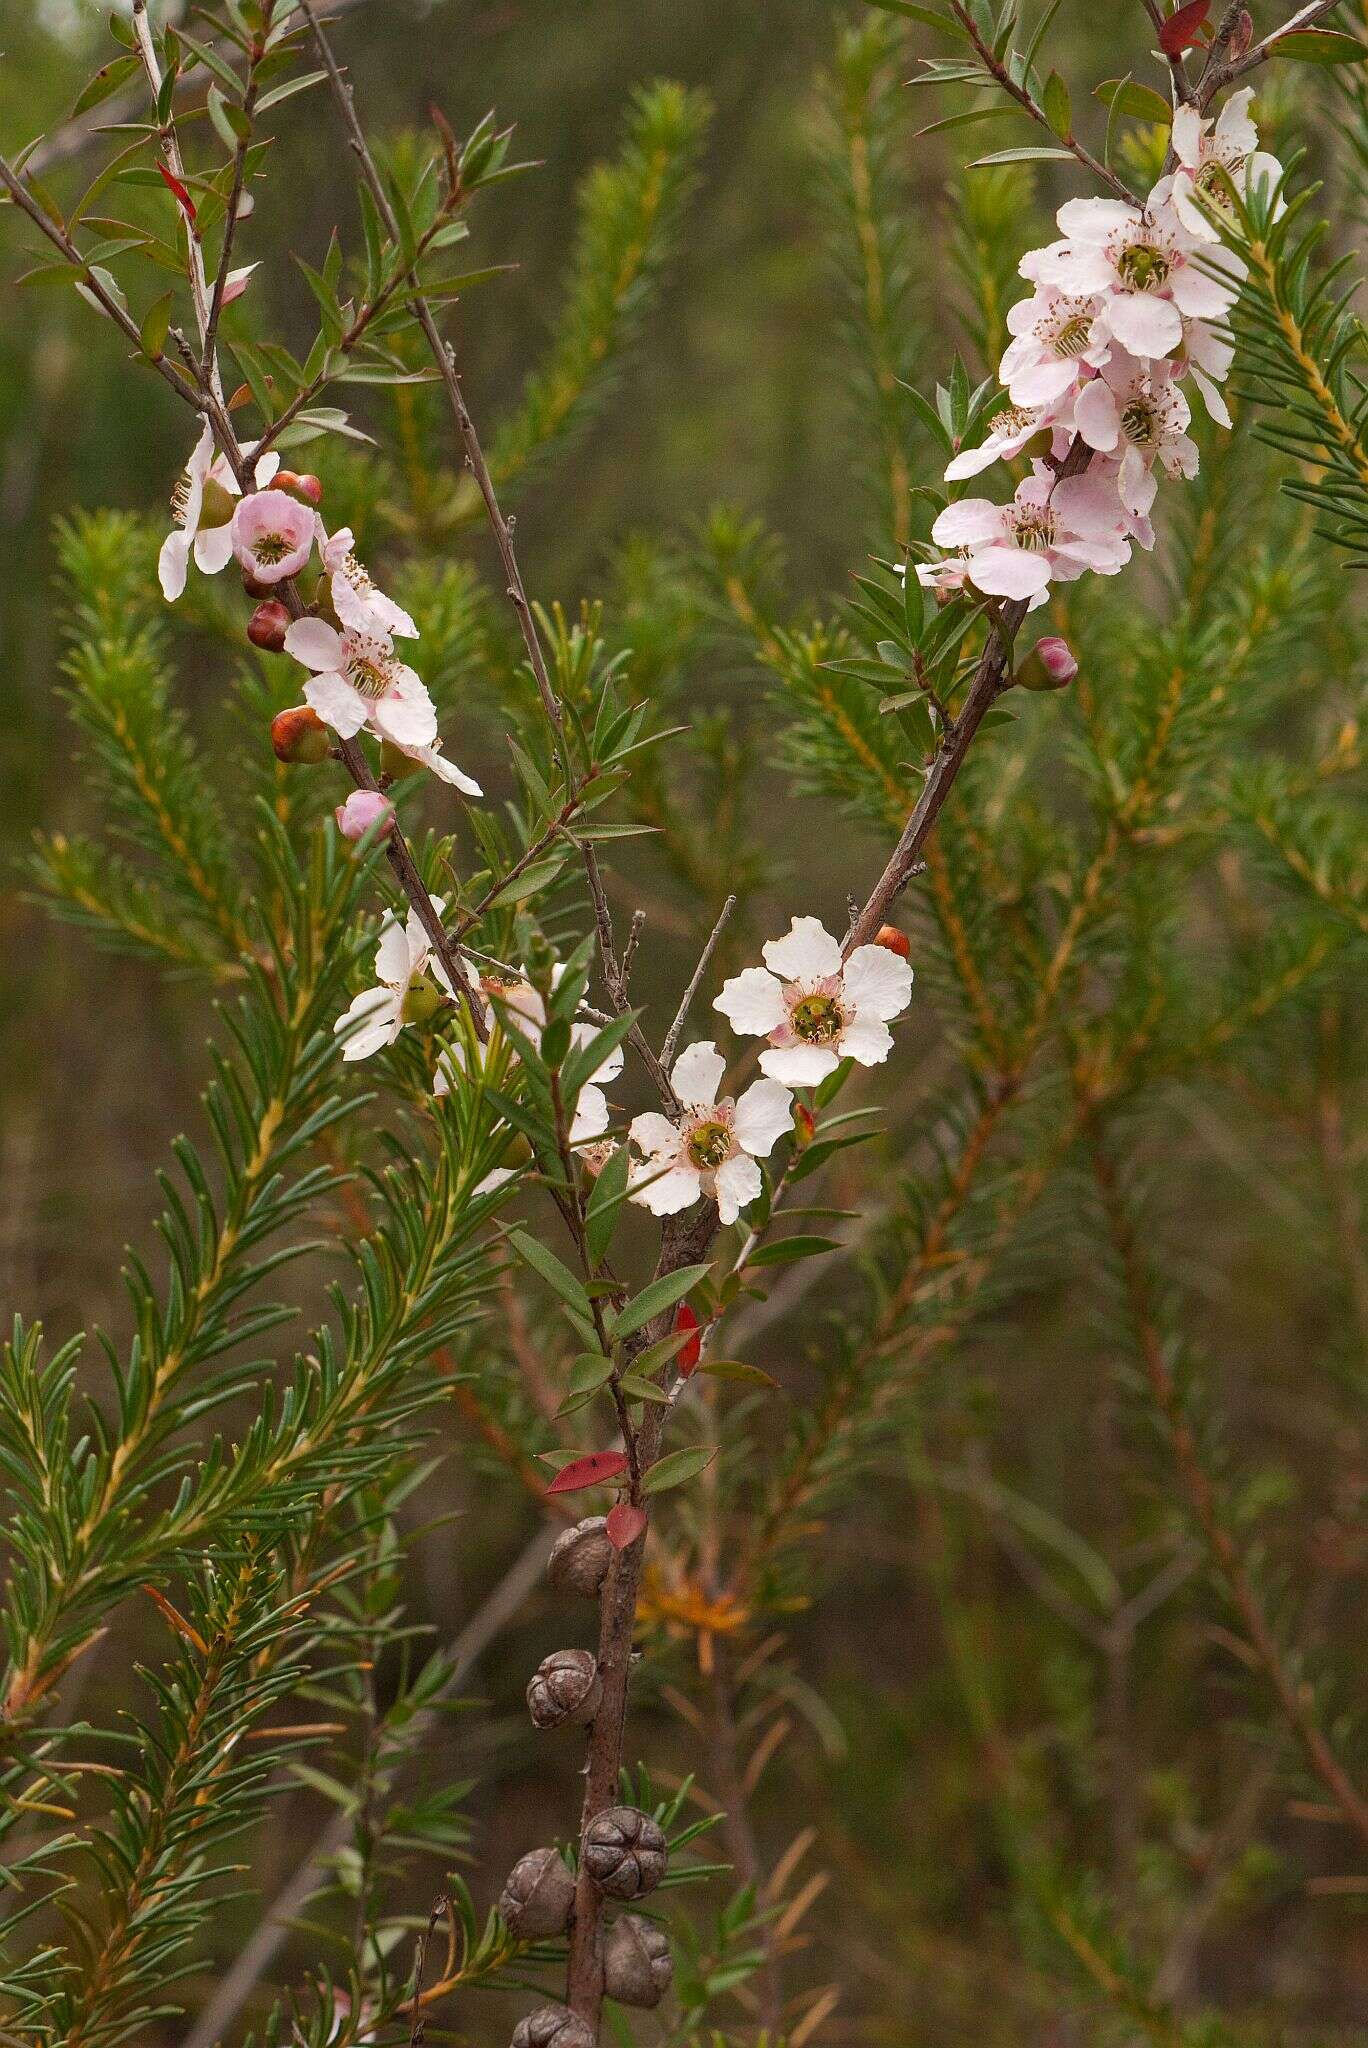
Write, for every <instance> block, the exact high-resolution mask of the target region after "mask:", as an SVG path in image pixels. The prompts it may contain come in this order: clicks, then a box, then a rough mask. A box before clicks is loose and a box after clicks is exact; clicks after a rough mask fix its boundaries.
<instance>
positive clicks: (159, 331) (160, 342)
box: [138, 292, 176, 363]
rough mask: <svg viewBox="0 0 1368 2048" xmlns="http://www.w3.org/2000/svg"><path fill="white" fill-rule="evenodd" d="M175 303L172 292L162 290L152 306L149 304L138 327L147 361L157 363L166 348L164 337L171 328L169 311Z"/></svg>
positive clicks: (139, 337) (174, 296)
mask: <svg viewBox="0 0 1368 2048" xmlns="http://www.w3.org/2000/svg"><path fill="white" fill-rule="evenodd" d="M175 303H176V295H175V293H174V292H164V293H163V294H162V296H161V298H159V299H158V300H157V302H156V304H155V305H154V306H149V308H148V310H147V312H146V313H145V314H144V316H143V322H142V326H141V327H140V328H139V329H138V339H139V341H140V342H141V343H142V352H143V354H144V355H145V356H146V357H147V360H148V361H149V363H159V362H160V361H161V359H162V356H163V354H164V352H165V349H166V337H167V334H168V333H169V332H170V328H171V311H172V308H173V307H174V305H175Z"/></svg>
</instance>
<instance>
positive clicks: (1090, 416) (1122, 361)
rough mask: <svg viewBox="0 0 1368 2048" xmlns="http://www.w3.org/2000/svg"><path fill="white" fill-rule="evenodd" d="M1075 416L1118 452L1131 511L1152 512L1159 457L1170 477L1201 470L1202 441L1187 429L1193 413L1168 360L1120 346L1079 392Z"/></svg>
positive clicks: (1094, 440) (1097, 442)
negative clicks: (1138, 355)
mask: <svg viewBox="0 0 1368 2048" xmlns="http://www.w3.org/2000/svg"><path fill="white" fill-rule="evenodd" d="M1074 418H1075V421H1076V423H1077V426H1078V431H1079V433H1080V434H1081V435H1082V436H1083V439H1084V440H1085V441H1086V442H1087V444H1088V446H1089V447H1090V448H1096V449H1097V450H1098V451H1099V453H1101V454H1103V455H1114V454H1118V453H1119V455H1120V470H1119V474H1118V483H1119V486H1120V492H1121V503H1122V504H1123V505H1124V506H1125V508H1126V510H1127V511H1128V512H1134V513H1137V514H1144V513H1147V512H1148V511H1149V509H1150V506H1151V505H1152V504H1153V503H1154V494H1155V492H1156V491H1157V490H1158V488H1159V485H1158V479H1157V478H1156V477H1155V475H1154V464H1155V463H1156V462H1157V463H1158V464H1159V465H1160V467H1161V468H1162V469H1163V471H1164V473H1165V475H1166V476H1184V477H1191V476H1195V475H1196V474H1197V444H1196V442H1195V441H1194V440H1192V438H1191V437H1190V435H1189V434H1188V431H1187V430H1188V426H1189V424H1190V423H1191V420H1192V414H1191V412H1190V411H1189V409H1188V402H1187V400H1186V399H1185V398H1184V396H1183V394H1182V392H1181V391H1180V390H1179V389H1178V386H1177V384H1176V382H1175V381H1174V378H1173V375H1172V372H1171V370H1170V367H1169V365H1168V364H1167V363H1147V362H1137V361H1136V359H1135V357H1134V356H1129V355H1126V354H1125V353H1124V351H1122V350H1118V351H1117V352H1116V354H1115V355H1114V356H1113V357H1112V359H1111V361H1110V362H1109V363H1107V365H1106V366H1105V368H1104V369H1103V370H1102V371H1101V372H1100V373H1099V374H1098V375H1097V376H1096V377H1094V378H1093V380H1092V382H1091V383H1089V384H1085V385H1084V387H1083V389H1082V390H1081V391H1080V392H1079V394H1078V402H1077V404H1076V406H1075V408H1074Z"/></svg>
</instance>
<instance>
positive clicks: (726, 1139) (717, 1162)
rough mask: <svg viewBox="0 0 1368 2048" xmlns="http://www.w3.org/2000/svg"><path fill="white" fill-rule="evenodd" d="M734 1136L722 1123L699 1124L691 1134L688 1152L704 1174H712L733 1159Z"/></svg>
mask: <svg viewBox="0 0 1368 2048" xmlns="http://www.w3.org/2000/svg"><path fill="white" fill-rule="evenodd" d="M731 1150H732V1134H731V1132H730V1131H729V1130H728V1128H727V1126H726V1125H725V1124H724V1123H721V1122H713V1123H706V1124H699V1125H698V1127H697V1128H696V1129H695V1130H692V1131H690V1133H689V1143H688V1152H689V1157H690V1159H692V1161H693V1163H694V1165H695V1166H696V1167H698V1169H699V1171H700V1172H702V1173H712V1172H714V1171H715V1170H716V1169H717V1168H718V1167H719V1166H722V1165H725V1163H726V1161H727V1160H728V1159H729V1158H730V1157H731Z"/></svg>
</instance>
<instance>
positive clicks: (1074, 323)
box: [1054, 313, 1092, 357]
mask: <svg viewBox="0 0 1368 2048" xmlns="http://www.w3.org/2000/svg"><path fill="white" fill-rule="evenodd" d="M1091 339H1092V315H1091V314H1090V313H1075V314H1074V315H1073V318H1072V319H1070V320H1066V321H1065V322H1064V325H1063V326H1062V327H1061V328H1060V330H1059V332H1058V334H1056V336H1055V343H1054V345H1055V351H1056V353H1057V354H1058V355H1061V356H1071V357H1072V356H1081V355H1082V354H1083V351H1084V350H1085V349H1086V348H1087V346H1088V343H1089V341H1090V340H1091Z"/></svg>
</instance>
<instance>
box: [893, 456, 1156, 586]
mask: <svg viewBox="0 0 1368 2048" xmlns="http://www.w3.org/2000/svg"><path fill="white" fill-rule="evenodd" d="M931 538H932V540H933V541H935V543H936V545H937V546H938V547H943V548H958V549H960V550H962V552H963V567H962V569H960V568H958V566H957V565H956V570H955V573H956V574H957V575H958V578H959V580H960V581H963V580H964V579H965V578H967V579H968V581H969V582H971V583H972V584H973V585H974V587H975V589H977V590H981V591H982V592H983V593H984V595H985V596H987V597H1008V598H1027V599H1029V600H1030V601H1031V603H1032V605H1035V604H1039V603H1043V601H1044V598H1045V593H1046V590H1047V589H1048V587H1049V585H1050V584H1051V583H1052V582H1054V583H1072V582H1074V581H1076V579H1077V578H1078V577H1080V576H1081V575H1082V574H1083V572H1084V571H1085V570H1086V569H1095V570H1096V571H1097V573H1098V574H1099V575H1101V576H1112V575H1115V573H1116V571H1117V570H1118V569H1120V568H1122V567H1124V565H1125V563H1126V562H1127V560H1128V559H1129V548H1128V546H1127V539H1126V531H1125V524H1124V521H1123V519H1122V516H1121V511H1120V508H1119V506H1118V505H1117V502H1116V497H1115V494H1114V492H1108V491H1107V490H1106V489H1105V488H1103V487H1100V486H1099V484H1098V482H1097V479H1096V478H1094V477H1093V476H1091V475H1083V476H1075V477H1065V478H1064V479H1063V481H1062V482H1060V481H1057V480H1056V478H1055V476H1054V473H1053V472H1052V471H1051V470H1048V469H1046V468H1045V467H1044V465H1043V464H1041V463H1037V464H1036V465H1035V468H1034V470H1033V472H1032V474H1031V475H1030V476H1028V477H1027V478H1026V479H1025V480H1024V481H1023V482H1022V483H1020V484H1018V486H1017V490H1016V496H1015V497H1014V498H1013V500H1012V502H1011V503H1010V504H1008V505H995V504H993V502H992V500H991V499H989V498H961V499H960V500H959V502H958V504H955V505H947V506H946V508H945V510H944V511H943V512H942V513H940V514H939V516H938V517H937V519H936V522H935V524H934V525H933V526H932V528H931ZM917 577H918V580H919V581H920V582H922V583H927V584H931V585H932V586H933V587H934V588H937V589H944V588H947V587H949V586H950V583H951V581H952V579H951V578H948V577H947V575H946V572H945V565H944V564H943V563H923V564H922V565H921V566H920V567H919V568H918V570H917Z"/></svg>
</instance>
